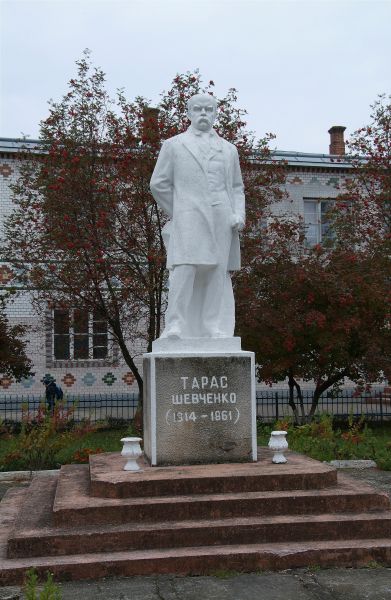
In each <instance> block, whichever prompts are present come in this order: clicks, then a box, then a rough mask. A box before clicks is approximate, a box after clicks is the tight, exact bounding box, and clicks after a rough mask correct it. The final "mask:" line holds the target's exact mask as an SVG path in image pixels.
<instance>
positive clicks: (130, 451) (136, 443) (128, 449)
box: [121, 437, 143, 471]
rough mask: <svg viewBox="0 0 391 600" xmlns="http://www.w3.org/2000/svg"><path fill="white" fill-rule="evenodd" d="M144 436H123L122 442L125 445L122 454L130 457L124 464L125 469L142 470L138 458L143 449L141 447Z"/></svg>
mask: <svg viewBox="0 0 391 600" xmlns="http://www.w3.org/2000/svg"><path fill="white" fill-rule="evenodd" d="M141 441H142V438H139V437H126V438H122V439H121V442H122V443H123V445H124V447H123V448H122V452H121V456H124V457H125V458H127V459H128V461H127V463H126V465H125V466H124V471H142V469H140V467H139V465H138V464H137V459H138V458H140V456H141V455H142V453H143V451H142V450H141V448H140V442H141Z"/></svg>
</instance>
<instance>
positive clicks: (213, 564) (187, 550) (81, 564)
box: [0, 539, 391, 586]
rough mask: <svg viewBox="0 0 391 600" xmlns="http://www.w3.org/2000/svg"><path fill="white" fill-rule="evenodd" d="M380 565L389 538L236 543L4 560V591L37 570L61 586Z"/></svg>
mask: <svg viewBox="0 0 391 600" xmlns="http://www.w3.org/2000/svg"><path fill="white" fill-rule="evenodd" d="M374 562H377V563H379V564H382V565H385V566H388V565H389V566H391V540H390V539H376V540H374V539H359V540H333V541H328V540H326V541H307V542H296V543H293V542H291V543H289V544H287V543H270V544H245V545H242V544H235V545H232V546H213V547H210V546H206V547H205V546H204V547H202V546H201V547H196V548H194V547H183V548H174V549H164V550H160V549H156V550H138V551H131V552H107V553H104V552H102V553H95V554H77V555H72V556H45V557H38V558H22V559H7V558H5V557H4V556H0V586H1V585H15V584H21V583H22V582H23V579H24V576H25V573H26V570H27V569H29V568H31V567H33V568H35V569H36V570H37V572H38V575H39V576H40V578H42V579H45V578H46V574H47V571H50V572H51V573H53V575H54V578H55V580H56V581H70V580H82V579H87V580H88V579H100V578H103V577H115V576H123V577H129V576H134V575H157V574H176V575H208V574H213V573H214V572H216V571H220V570H232V571H242V572H251V571H257V570H260V569H262V570H284V569H291V568H299V567H307V566H308V565H318V566H320V567H332V566H338V567H365V566H367V565H369V564H372V563H374Z"/></svg>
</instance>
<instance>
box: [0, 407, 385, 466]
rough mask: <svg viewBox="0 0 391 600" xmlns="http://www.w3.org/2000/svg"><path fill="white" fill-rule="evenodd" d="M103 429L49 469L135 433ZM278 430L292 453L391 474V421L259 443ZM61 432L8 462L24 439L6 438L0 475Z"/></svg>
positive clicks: (64, 450) (67, 447) (315, 428)
mask: <svg viewBox="0 0 391 600" xmlns="http://www.w3.org/2000/svg"><path fill="white" fill-rule="evenodd" d="M99 427H100V429H98V430H97V431H87V432H85V433H83V434H81V435H78V436H77V437H74V436H70V438H66V439H65V443H64V444H63V445H62V447H61V448H60V449H56V448H55V449H54V450H52V451H51V453H50V451H48V452H47V455H48V456H44V458H45V461H46V462H45V463H43V464H45V466H42V467H41V468H55V467H59V466H60V465H63V464H70V463H85V462H88V455H89V454H90V453H94V452H96V451H99V452H119V451H120V450H121V449H122V444H121V438H122V437H126V436H128V435H134V432H133V431H132V429H131V425H128V426H122V427H120V426H117V427H116V428H109V427H108V425H107V424H106V425H99ZM276 427H278V428H280V429H281V428H282V429H284V428H287V430H288V436H287V440H288V443H289V447H290V448H291V449H292V450H295V451H297V452H301V453H303V454H306V455H308V456H311V457H312V458H315V459H317V460H322V461H330V460H335V459H337V460H338V459H339V460H343V459H372V460H374V461H375V462H376V463H377V465H378V467H379V468H381V469H385V470H391V422H390V423H385V424H383V425H381V426H378V425H376V424H375V425H372V426H371V427H369V426H365V425H364V424H363V423H357V422H352V423H350V425H348V426H347V425H346V424H345V426H344V427H342V426H338V425H337V426H334V428H333V425H332V421H331V419H330V418H329V417H327V416H322V417H321V418H320V420H318V421H316V422H313V423H312V424H310V425H303V426H301V427H293V426H292V425H291V424H289V423H285V424H284V423H281V422H280V423H279V424H277V426H276V425H269V424H262V423H258V444H259V445H260V446H267V444H268V442H269V438H270V432H271V431H272V430H273V429H275V428H276ZM58 436H60V434H56V435H55V436H52V438H50V439H49V440H48V441H46V440H45V438H44V437H42V438H40V437H39V436H38V437H36V438H34V440H33V441H32V443H31V449H30V450H29V449H28V448H27V450H26V449H24V459H23V460H20V458H18V459H16V460H15V461H12V460H11V461H10V460H8V461H5V460H4V459H5V457H6V455H7V454H10V453H17V452H18V451H20V444H19V443H20V441H21V437H20V436H19V435H4V434H3V435H0V471H11V470H28V469H29V468H33V469H34V467H30V466H29V464H31V460H30V454H33V453H34V452H36V453H37V454H39V452H41V455H44V454H45V452H46V451H47V448H48V447H50V444H51V443H52V442H53V440H54V441H55V440H56V438H57V437H58Z"/></svg>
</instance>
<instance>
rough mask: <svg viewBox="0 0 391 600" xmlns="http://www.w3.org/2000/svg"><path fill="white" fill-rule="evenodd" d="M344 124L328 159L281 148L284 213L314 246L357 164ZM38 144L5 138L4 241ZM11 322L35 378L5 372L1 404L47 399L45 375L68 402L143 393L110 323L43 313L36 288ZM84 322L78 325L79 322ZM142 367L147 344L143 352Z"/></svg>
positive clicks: (0, 157)
mask: <svg viewBox="0 0 391 600" xmlns="http://www.w3.org/2000/svg"><path fill="white" fill-rule="evenodd" d="M344 129H345V128H344V127H332V128H331V129H330V130H329V133H330V147H329V153H328V154H309V153H303V152H286V151H276V152H275V153H274V156H275V158H277V159H279V160H284V161H286V165H287V182H286V190H287V192H288V199H287V200H285V201H284V202H281V203H280V204H279V205H277V206H276V211H281V212H286V210H287V209H288V210H290V211H292V212H294V213H296V214H300V215H302V216H303V217H304V220H305V223H306V225H307V236H308V243H309V244H316V243H319V242H321V241H322V238H324V236H326V235H327V231H328V229H327V222H326V219H325V215H326V212H327V207H328V203H329V202H330V201H332V200H333V199H334V198H335V197H336V196H337V195H338V194H339V193H340V191H341V189H343V187H344V184H345V182H346V180H347V178H348V177H349V173H350V171H351V166H350V164H349V162H348V161H347V160H346V159H345V158H344V154H345V148H344V139H343V132H344ZM37 143H39V142H36V141H34V140H24V141H23V142H22V141H21V140H16V139H6V138H0V238H1V235H2V224H3V221H4V217H5V216H6V215H7V214H9V212H10V211H11V210H12V197H11V191H10V188H9V185H10V183H12V182H14V181H15V180H16V179H17V177H18V170H17V161H16V160H15V158H16V156H17V152H18V150H19V149H20V146H21V145H22V144H23V145H34V144H37ZM15 281H16V280H15V274H14V273H13V270H12V268H11V266H10V265H9V264H7V262H6V261H3V262H0V290H4V289H6V288H7V287H8V286H9V285H12V284H14V283H15ZM8 317H9V319H10V321H11V322H13V323H15V322H21V323H24V324H26V325H28V326H29V335H28V338H29V343H28V353H29V356H30V357H31V358H32V360H33V362H34V369H33V370H34V371H35V375H34V376H31V377H29V378H27V379H24V380H22V381H21V382H20V383H17V382H15V381H14V380H12V379H11V378H9V377H6V376H1V375H0V399H4V398H13V397H14V398H16V397H20V396H29V397H30V398H31V397H36V398H40V397H42V394H43V384H42V378H43V377H44V376H45V375H51V376H53V377H54V378H55V380H56V382H57V383H58V384H59V385H61V387H62V388H63V390H64V392H65V393H66V395H67V396H68V397H75V398H83V397H86V398H87V397H90V396H91V395H93V396H96V395H98V396H101V397H103V398H104V397H110V396H112V395H114V396H116V395H122V394H123V395H124V396H127V395H129V394H130V393H133V392H137V385H136V383H135V381H134V376H133V374H132V373H131V372H130V371H129V368H128V367H127V366H126V364H124V363H123V361H122V360H121V357H120V356H119V352H118V349H117V348H116V347H115V345H113V344H112V343H110V337H109V334H108V332H107V329H106V325H105V323H104V322H101V321H99V320H98V319H95V318H94V315H93V314H83V313H82V311H77V310H75V311H73V314H68V311H61V310H50V309H49V308H48V309H47V310H46V312H44V314H37V313H36V312H35V310H34V308H33V306H32V303H31V299H30V296H29V293H28V291H25V292H23V293H22V294H21V295H19V296H18V297H17V298H16V299H15V300H14V302H12V303H11V304H10V305H9V307H8ZM76 323H77V326H76V325H75V324H76ZM137 351H138V353H139V361H140V362H141V355H142V352H143V351H145V349H144V348H143V347H141V346H140V348H138V349H137Z"/></svg>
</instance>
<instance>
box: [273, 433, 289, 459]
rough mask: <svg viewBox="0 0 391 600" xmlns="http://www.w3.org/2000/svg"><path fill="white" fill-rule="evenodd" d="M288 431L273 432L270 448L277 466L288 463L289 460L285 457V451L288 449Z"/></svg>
mask: <svg viewBox="0 0 391 600" xmlns="http://www.w3.org/2000/svg"><path fill="white" fill-rule="evenodd" d="M286 434H287V432H286V431H272V432H271V435H270V440H269V448H270V450H273V451H274V456H273V462H274V463H276V464H282V463H286V462H287V459H286V458H285V456H284V452H285V450H287V448H288V442H287V441H286V439H285V437H286Z"/></svg>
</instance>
